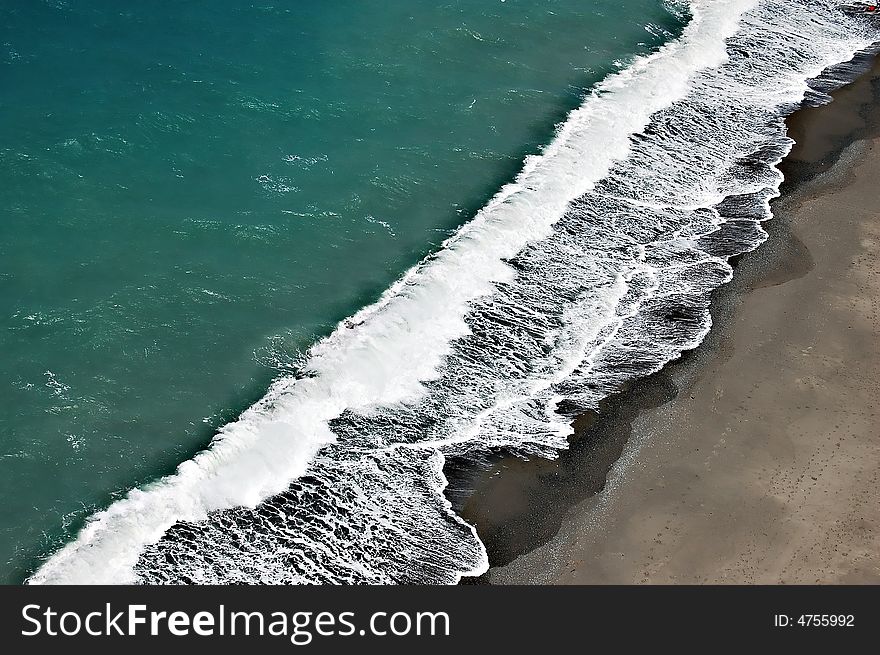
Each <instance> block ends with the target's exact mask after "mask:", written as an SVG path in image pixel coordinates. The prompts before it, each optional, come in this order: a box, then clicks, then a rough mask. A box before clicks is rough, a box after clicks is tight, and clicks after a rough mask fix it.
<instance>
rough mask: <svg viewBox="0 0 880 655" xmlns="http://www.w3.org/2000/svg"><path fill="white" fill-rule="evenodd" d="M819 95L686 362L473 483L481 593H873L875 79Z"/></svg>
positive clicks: (879, 557)
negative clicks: (547, 448) (555, 589)
mask: <svg viewBox="0 0 880 655" xmlns="http://www.w3.org/2000/svg"><path fill="white" fill-rule="evenodd" d="M834 96H835V102H833V103H832V104H830V105H827V106H824V107H820V108H816V109H807V110H803V111H801V112H798V114H796V115H795V116H794V117H792V119H790V121H789V133H790V134H791V136H792V137H793V138H794V139H795V140H796V141H798V145H797V146H796V147H795V149H794V150H793V151H792V153H791V155H790V156H789V158H788V159H787V160H786V161H785V162H784V163H783V171H784V173H785V175H786V183H785V185H784V186H783V196H782V198H780V199H779V200H777V201H776V202H775V204H774V214H775V219H774V220H772V221H770V222H768V223H766V224H765V228H766V229H767V231H768V232H769V234H770V238H769V240H768V241H767V243H765V244H764V245H763V246H762V247H761V248H760V249H758V250H757V251H756V252H754V253H750V254H747V255H745V256H744V257H742V258H741V259H740V260H739V261H738V262H737V272H736V275H735V279H734V281H733V282H732V283H731V284H729V285H727V286H726V287H724V288H723V289H721V290H719V291H718V292H717V293H716V295H715V298H714V300H713V308H712V314H713V319H714V323H715V325H714V327H713V329H712V332H711V333H710V335H709V336H708V337H707V339H706V340H705V341H704V343H703V344H702V345H701V346H700V347H699V348H698V349H696V350H695V351H693V352H690V353H687V354H686V355H685V356H684V357H682V358H681V359H680V360H678V361H677V362H674V363H672V364H670V365H669V366H667V367H666V368H664V369H663V370H662V371H660V372H659V373H657V374H655V375H653V376H650V377H649V378H646V379H644V380H641V381H638V382H636V383H633V384H632V385H630V387H629V388H627V389H625V390H623V391H622V392H621V393H619V394H616V395H615V396H613V397H611V398H609V399H607V400H606V402H605V403H604V404H603V406H602V407H601V409H600V411H599V412H598V413H597V414H596V415H588V416H583V417H581V418H580V419H579V420H578V421H577V422H576V423H575V435H574V437H573V438H572V446H571V449H570V450H568V451H566V452H565V453H562V455H561V457H560V458H559V459H557V460H555V461H531V462H526V461H522V460H519V459H516V458H510V457H509V458H504V459H501V460H500V461H496V462H495V463H494V464H493V465H492V466H491V468H490V469H489V470H488V472H487V473H486V474H485V475H482V476H479V478H478V479H477V480H476V481H473V482H474V485H475V488H476V490H475V491H474V493H473V494H471V495H470V496H469V498H468V499H467V500H466V501H465V502H464V504H463V506H462V508H461V511H462V514H463V515H464V516H465V518H466V519H468V520H469V521H471V522H472V523H474V525H476V526H477V529H478V531H479V533H480V536H481V538H482V539H483V541H484V543H485V544H486V546H487V549H488V551H489V556H490V562H491V564H492V569H491V570H490V571H489V573H487V574H486V575H485V576H483V578H482V580H481V581H482V582H491V583H623V584H626V583H712V582H723V583H753V582H754V583H780V582H784V583H814V582H821V583H833V582H841V583H880V338H878V337H880V324H878V318H880V316H878V313H880V276H878V248H880V194H878V184H877V182H876V179H877V178H878V177H880V147H878V146H880V65H875V67H874V69H873V71H872V72H871V73H870V74H868V75H866V76H863V77H862V78H860V79H859V80H857V81H856V82H855V83H853V84H851V85H849V86H848V87H845V88H844V89H841V90H839V91H838V92H836V93H835V94H834Z"/></svg>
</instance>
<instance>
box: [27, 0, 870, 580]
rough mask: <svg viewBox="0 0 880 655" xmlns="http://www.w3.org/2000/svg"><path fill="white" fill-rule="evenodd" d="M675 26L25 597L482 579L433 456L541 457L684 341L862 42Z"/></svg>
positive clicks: (796, 8) (821, 15) (849, 31)
mask: <svg viewBox="0 0 880 655" xmlns="http://www.w3.org/2000/svg"><path fill="white" fill-rule="evenodd" d="M690 7H691V13H692V20H691V21H690V22H689V24H688V25H687V27H686V28H685V30H684V32H683V34H682V35H681V37H680V38H678V39H676V40H674V41H672V42H670V43H668V44H667V45H665V46H664V47H663V48H661V49H660V50H659V51H658V52H656V53H654V54H652V55H650V56H645V57H641V58H638V59H636V60H635V61H634V62H633V63H632V64H631V65H630V66H629V67H628V68H626V69H625V70H623V71H621V72H619V73H616V74H614V75H612V76H610V77H609V78H607V79H606V80H605V81H604V82H603V83H601V84H600V85H599V86H598V87H597V88H596V89H595V90H594V91H593V92H592V93H590V95H589V96H588V97H587V98H586V99H585V101H584V103H583V104H582V106H581V107H580V108H578V109H577V110H575V111H573V112H572V113H571V114H570V115H569V117H568V119H567V120H566V121H565V122H564V123H563V124H562V125H561V126H560V127H559V129H558V133H557V135H556V138H555V139H554V141H553V142H552V143H551V144H550V145H549V146H548V147H547V148H546V150H545V151H544V152H543V153H542V154H541V155H540V156H533V157H529V158H528V159H527V160H526V162H525V164H524V167H523V170H522V172H521V173H520V175H519V176H518V177H517V178H516V180H515V181H514V182H512V183H511V184H508V185H507V186H505V187H504V188H502V189H501V190H500V191H499V193H498V194H497V195H496V196H495V197H494V198H493V200H492V201H491V202H490V203H489V204H488V205H487V206H486V207H485V208H484V209H482V210H481V211H480V212H479V213H478V214H477V216H476V217H475V218H474V219H473V220H472V221H471V222H469V223H468V224H466V225H465V226H464V227H462V228H461V229H460V230H459V231H458V232H457V233H456V234H455V235H454V236H453V237H452V238H450V239H449V240H448V241H447V242H446V243H444V244H443V247H442V248H441V249H440V250H439V251H438V252H437V253H436V254H435V255H434V256H432V257H429V258H428V259H427V260H425V261H424V262H422V263H421V264H419V265H418V266H416V267H414V268H413V269H412V270H410V271H409V272H408V273H407V274H406V275H405V276H404V277H403V278H402V279H401V280H400V281H398V282H397V283H396V284H395V285H394V286H392V287H391V288H390V289H389V290H388V291H387V292H386V293H385V294H383V296H382V297H381V299H380V300H379V301H378V302H377V303H375V304H374V305H371V306H369V307H366V308H364V309H363V310H361V311H360V312H358V313H357V314H356V315H354V316H353V317H351V318H350V319H348V320H346V321H345V322H343V323H342V324H340V325H339V326H338V327H337V329H336V330H335V331H334V332H333V333H332V334H331V335H330V336H329V337H327V338H326V339H324V340H322V341H321V342H319V343H317V344H316V345H315V346H314V347H313V348H312V349H311V350H310V352H309V357H308V362H307V364H306V366H305V367H304V370H303V374H302V375H301V376H298V377H297V378H295V379H294V378H289V379H283V380H280V381H278V382H276V383H275V384H274V385H273V386H272V388H271V389H270V390H269V392H268V394H267V395H266V397H265V398H263V399H262V400H261V401H260V402H259V403H257V404H256V405H254V406H253V407H251V408H250V409H248V410H247V411H246V412H244V413H243V414H242V416H241V417H240V418H239V419H238V420H237V421H236V422H234V423H231V424H229V425H227V426H225V427H224V428H223V429H221V430H220V432H219V433H218V435H217V437H216V438H215V440H214V441H213V442H212V444H211V446H210V448H209V449H208V450H206V451H204V452H202V453H200V454H199V455H197V456H196V457H194V458H193V459H192V460H190V461H187V462H184V463H183V464H181V465H180V467H179V468H178V470H177V471H176V473H174V474H173V475H171V476H168V477H166V478H164V479H162V480H159V481H157V482H155V483H154V484H152V485H149V486H147V487H144V488H142V489H135V490H133V491H131V492H130V493H129V494H128V495H127V496H126V497H125V498H124V499H122V500H120V501H117V502H115V503H113V504H112V505H111V506H110V507H109V508H108V509H106V510H104V511H102V512H99V513H97V514H96V515H95V516H94V517H92V519H91V520H90V521H89V522H88V523H87V525H86V526H85V527H84V528H83V530H82V531H81V532H80V534H79V535H78V536H77V538H76V539H75V540H74V541H73V542H71V543H69V544H68V545H66V546H65V547H64V548H62V549H61V550H60V551H58V552H57V553H55V554H54V555H53V556H52V557H50V558H49V560H48V561H47V562H46V563H45V564H44V565H43V566H42V567H41V568H40V569H39V570H38V571H37V572H36V573H35V574H34V575H33V576H32V578H31V579H30V582H32V583H60V582H61V583H119V582H137V581H144V582H176V581H197V582H318V581H325V582H327V581H338V582H343V581H344V582H395V581H411V582H412V581H415V582H455V581H456V580H458V579H459V577H460V576H461V575H467V574H474V573H479V572H481V571H483V570H485V568H486V566H487V561H486V555H485V552H484V550H483V548H482V545H481V544H480V543H479V541H478V539H477V537H476V534H475V533H474V531H473V530H472V529H471V528H470V526H468V525H466V524H464V523H463V522H462V521H461V520H460V519H459V518H458V517H457V516H456V515H455V514H454V513H453V512H451V511H450V506H449V503H448V502H447V501H446V499H445V498H444V497H443V494H442V490H443V488H444V486H445V479H444V477H443V472H442V466H443V461H444V456H446V455H449V454H457V455H462V454H467V453H468V452H473V451H479V450H480V449H485V448H488V447H491V446H503V447H506V448H511V449H514V450H519V451H522V452H530V453H538V454H543V455H547V456H552V455H553V454H554V452H555V451H557V450H558V449H560V448H564V447H565V445H566V439H567V437H568V434H569V432H570V428H569V420H568V419H567V418H566V417H565V416H562V415H560V414H559V413H558V411H557V404H558V402H559V401H562V400H566V401H568V402H570V403H574V404H576V405H577V406H579V407H591V406H595V403H596V402H597V401H598V399H600V398H601V397H603V396H604V395H605V394H607V393H608V392H609V391H611V390H613V389H614V388H616V386H617V385H619V384H620V382H621V381H622V380H625V379H628V378H631V377H633V376H637V375H643V374H646V373H648V372H651V371H653V370H656V369H657V368H658V367H659V366H662V365H663V363H665V362H666V361H669V360H670V359H672V358H674V357H676V356H678V354H680V353H681V351H682V350H684V349H687V348H691V347H694V346H695V345H696V344H697V343H699V341H700V340H701V339H702V337H703V336H704V334H705V332H706V330H708V327H709V323H710V319H709V316H708V311H707V303H708V293H709V292H710V291H711V290H712V289H714V288H716V287H717V286H718V285H719V284H721V283H723V282H724V281H726V280H728V279H729V277H730V274H731V271H730V267H729V266H728V265H727V263H726V258H727V257H728V256H730V255H732V254H736V253H737V252H742V251H743V250H746V249H749V248H752V247H754V246H756V245H757V244H758V243H760V241H761V240H762V232H761V230H760V227H758V223H759V222H760V221H761V220H764V219H765V218H767V217H768V216H769V208H768V204H767V203H768V200H769V199H770V198H771V197H772V196H773V194H774V193H775V192H776V188H777V187H778V184H779V181H780V177H779V174H778V172H777V171H776V170H775V169H774V168H773V165H774V164H775V163H777V162H778V160H779V159H780V158H781V157H782V156H783V155H784V154H785V152H787V149H788V147H789V146H790V142H789V141H787V139H785V137H784V133H782V132H781V130H782V123H781V117H782V116H783V115H784V113H785V112H786V111H790V110H791V109H792V108H793V107H794V105H795V104H796V103H798V102H799V101H800V100H801V98H802V97H803V95H804V93H805V92H806V91H807V85H806V80H807V79H808V78H810V77H814V76H816V75H817V74H819V73H820V72H821V71H822V70H823V69H824V68H825V67H827V66H829V65H831V64H833V63H837V62H840V61H845V60H847V59H848V58H850V57H851V56H852V54H853V53H854V52H856V51H857V50H858V49H860V48H864V47H865V46H867V45H868V44H869V43H870V42H871V41H872V38H873V37H872V36H871V35H870V33H869V31H868V29H867V28H866V29H864V30H861V29H855V25H856V24H855V23H852V24H847V23H844V22H842V21H844V20H845V19H844V17H843V16H842V15H840V14H837V13H835V12H834V11H833V9H831V5H830V4H825V3H821V2H820V3H807V2H804V3H802V4H799V3H792V2H779V1H776V2H774V1H772V0H726V1H724V0H696V1H695V2H693V3H691V5H690ZM806 12H815V13H814V19H815V20H813V21H808V22H807V23H800V22H799V20H800V19H801V18H804V19H805V18H806V16H807V14H806ZM749 59H751V61H748V60H749ZM762 148H765V149H768V153H769V154H767V155H766V156H764V157H763V158H758V159H755V160H750V159H749V157H750V156H751V155H752V154H753V153H755V152H758V151H760V150H761V149H762ZM732 195H737V196H738V197H740V199H739V200H738V201H737V202H736V203H734V204H733V205H731V206H729V207H727V208H726V209H725V207H723V206H719V203H721V204H722V205H723V203H722V201H723V200H724V199H725V198H727V197H729V196H732ZM728 204H729V203H728ZM720 228H723V229H720ZM267 499H269V500H268V501H267Z"/></svg>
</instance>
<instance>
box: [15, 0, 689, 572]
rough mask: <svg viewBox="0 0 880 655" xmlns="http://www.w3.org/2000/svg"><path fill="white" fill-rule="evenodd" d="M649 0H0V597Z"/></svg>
mask: <svg viewBox="0 0 880 655" xmlns="http://www.w3.org/2000/svg"><path fill="white" fill-rule="evenodd" d="M681 28H682V19H681V18H679V17H676V16H675V15H673V14H671V13H670V12H669V11H668V10H667V9H666V8H665V6H664V3H662V2H660V1H659V0H627V2H624V3H621V2H619V1H611V0H548V1H544V2H525V1H517V0H507V2H500V1H498V0H462V1H459V2H439V3H437V2H423V1H421V0H383V1H381V2H378V1H368V0H362V1H353V0H351V1H346V0H338V1H333V2H300V1H296V2H289V3H276V4H274V5H269V4H259V3H246V2H233V1H231V0H222V1H214V2H193V3H171V2H151V3H124V4H123V3H118V2H111V1H109V0H108V1H105V2H100V1H97V0H81V1H77V0H71V1H69V2H61V1H57V2H49V1H46V2H36V1H34V2H12V1H5V0H4V1H0V385H2V390H3V391H2V394H0V498H2V499H3V503H2V505H0V581H2V582H19V581H21V580H22V579H23V578H24V577H25V576H26V575H27V573H28V572H30V571H32V570H33V568H34V566H35V565H36V564H37V563H38V561H39V559H40V558H41V557H42V556H45V555H46V554H47V553H49V552H50V551H52V550H53V549H54V548H56V547H57V546H58V545H60V544H62V543H64V542H65V541H68V540H69V539H71V538H72V536H73V535H74V534H75V533H76V532H77V530H78V529H79V528H80V527H81V526H82V523H83V521H84V519H85V518H86V517H87V516H88V515H89V514H91V513H92V512H93V511H95V510H96V509H100V508H103V507H106V506H107V505H108V504H109V503H110V502H111V501H112V500H113V499H114V498H118V497H119V496H120V495H122V494H124V493H125V492H126V491H127V490H128V489H130V488H132V487H134V486H136V485H140V484H143V483H147V482H149V481H150V480H153V479H155V478H157V477H158V476H159V475H162V474H165V473H168V472H170V471H172V470H173V469H174V467H175V466H176V465H177V464H179V463H180V462H181V461H183V460H185V459H187V458H189V457H191V456H192V455H193V454H194V453H195V452H197V451H198V450H200V449H202V448H204V447H205V445H206V444H207V443H208V441H209V440H210V438H211V436H212V435H213V434H214V432H215V431H216V430H217V428H219V427H220V426H221V425H223V424H225V423H227V422H228V421H230V420H232V419H234V418H235V417H236V416H237V415H238V413H239V412H240V411H241V410H243V409H244V408H245V407H247V406H248V405H250V404H251V403H252V402H254V401H255V400H257V399H258V398H259V397H260V396H262V395H263V393H264V392H265V390H266V388H267V387H268V385H269V384H270V382H271V381H272V379H273V378H275V377H277V376H279V375H284V374H287V373H291V372H295V371H296V370H297V367H298V363H299V361H300V358H301V356H302V354H303V353H304V351H305V350H306V348H308V347H309V346H310V345H311V344H312V343H313V342H314V341H315V340H316V339H318V338H320V337H321V336H323V335H325V334H327V333H328V332H329V331H330V330H331V329H332V328H333V326H334V325H335V324H336V323H337V322H338V321H340V320H341V319H343V318H344V317H346V316H348V315H350V314H352V313H353V312H354V311H356V310H357V309H358V308H359V307H361V306H363V305H365V304H367V303H369V302H372V301H373V300H375V299H376V298H377V297H378V296H379V294H380V293H381V292H382V291H383V290H384V289H385V288H386V287H388V286H389V285H390V284H391V283H392V282H393V281H394V280H395V279H397V278H398V277H399V276H400V275H401V274H402V273H403V272H404V271H405V270H406V269H408V268H409V267H410V266H412V265H413V264H415V263H416V262H417V261H418V260H419V259H420V258H422V257H423V256H424V255H426V254H427V253H429V252H432V251H433V250H435V249H436V248H437V247H438V246H439V244H440V243H441V241H442V240H443V239H445V238H446V237H447V236H449V235H450V234H451V233H452V231H454V230H455V229H456V228H457V227H459V226H460V225H461V224H462V223H464V222H465V221H467V220H469V219H470V218H471V217H472V216H473V215H474V213H475V212H476V210H477V209H479V208H480V207H481V206H482V205H484V204H485V202H486V201H487V200H488V199H489V198H490V197H491V196H492V195H493V194H494V193H495V192H496V191H497V189H498V188H499V187H500V186H501V185H502V184H503V183H505V182H507V181H509V180H510V179H512V178H513V176H514V175H515V174H516V172H517V171H518V170H519V169H520V168H521V166H522V161H523V157H524V156H525V155H526V154H528V153H535V152H538V151H539V148H540V146H541V145H542V144H546V143H548V142H549V141H550V140H551V138H552V137H553V129H554V125H555V123H557V122H558V121H560V120H561V119H562V118H563V117H564V116H565V114H566V113H567V112H568V111H570V110H571V109H573V108H574V107H576V106H577V105H578V104H579V102H580V100H581V98H582V96H583V94H584V92H585V90H586V89H588V88H590V86H591V85H593V84H595V83H596V82H598V81H599V80H601V79H602V78H604V77H605V76H606V75H607V74H608V73H609V72H612V71H614V70H617V69H618V68H620V67H621V66H624V65H626V64H627V63H628V62H629V61H631V60H632V58H633V57H634V56H635V55H637V54H639V53H645V52H649V51H651V50H653V49H655V48H657V47H658V46H659V45H660V44H662V43H663V42H665V41H667V40H668V39H669V38H671V37H672V36H673V35H675V34H677V33H678V32H679V31H680V30H681Z"/></svg>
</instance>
